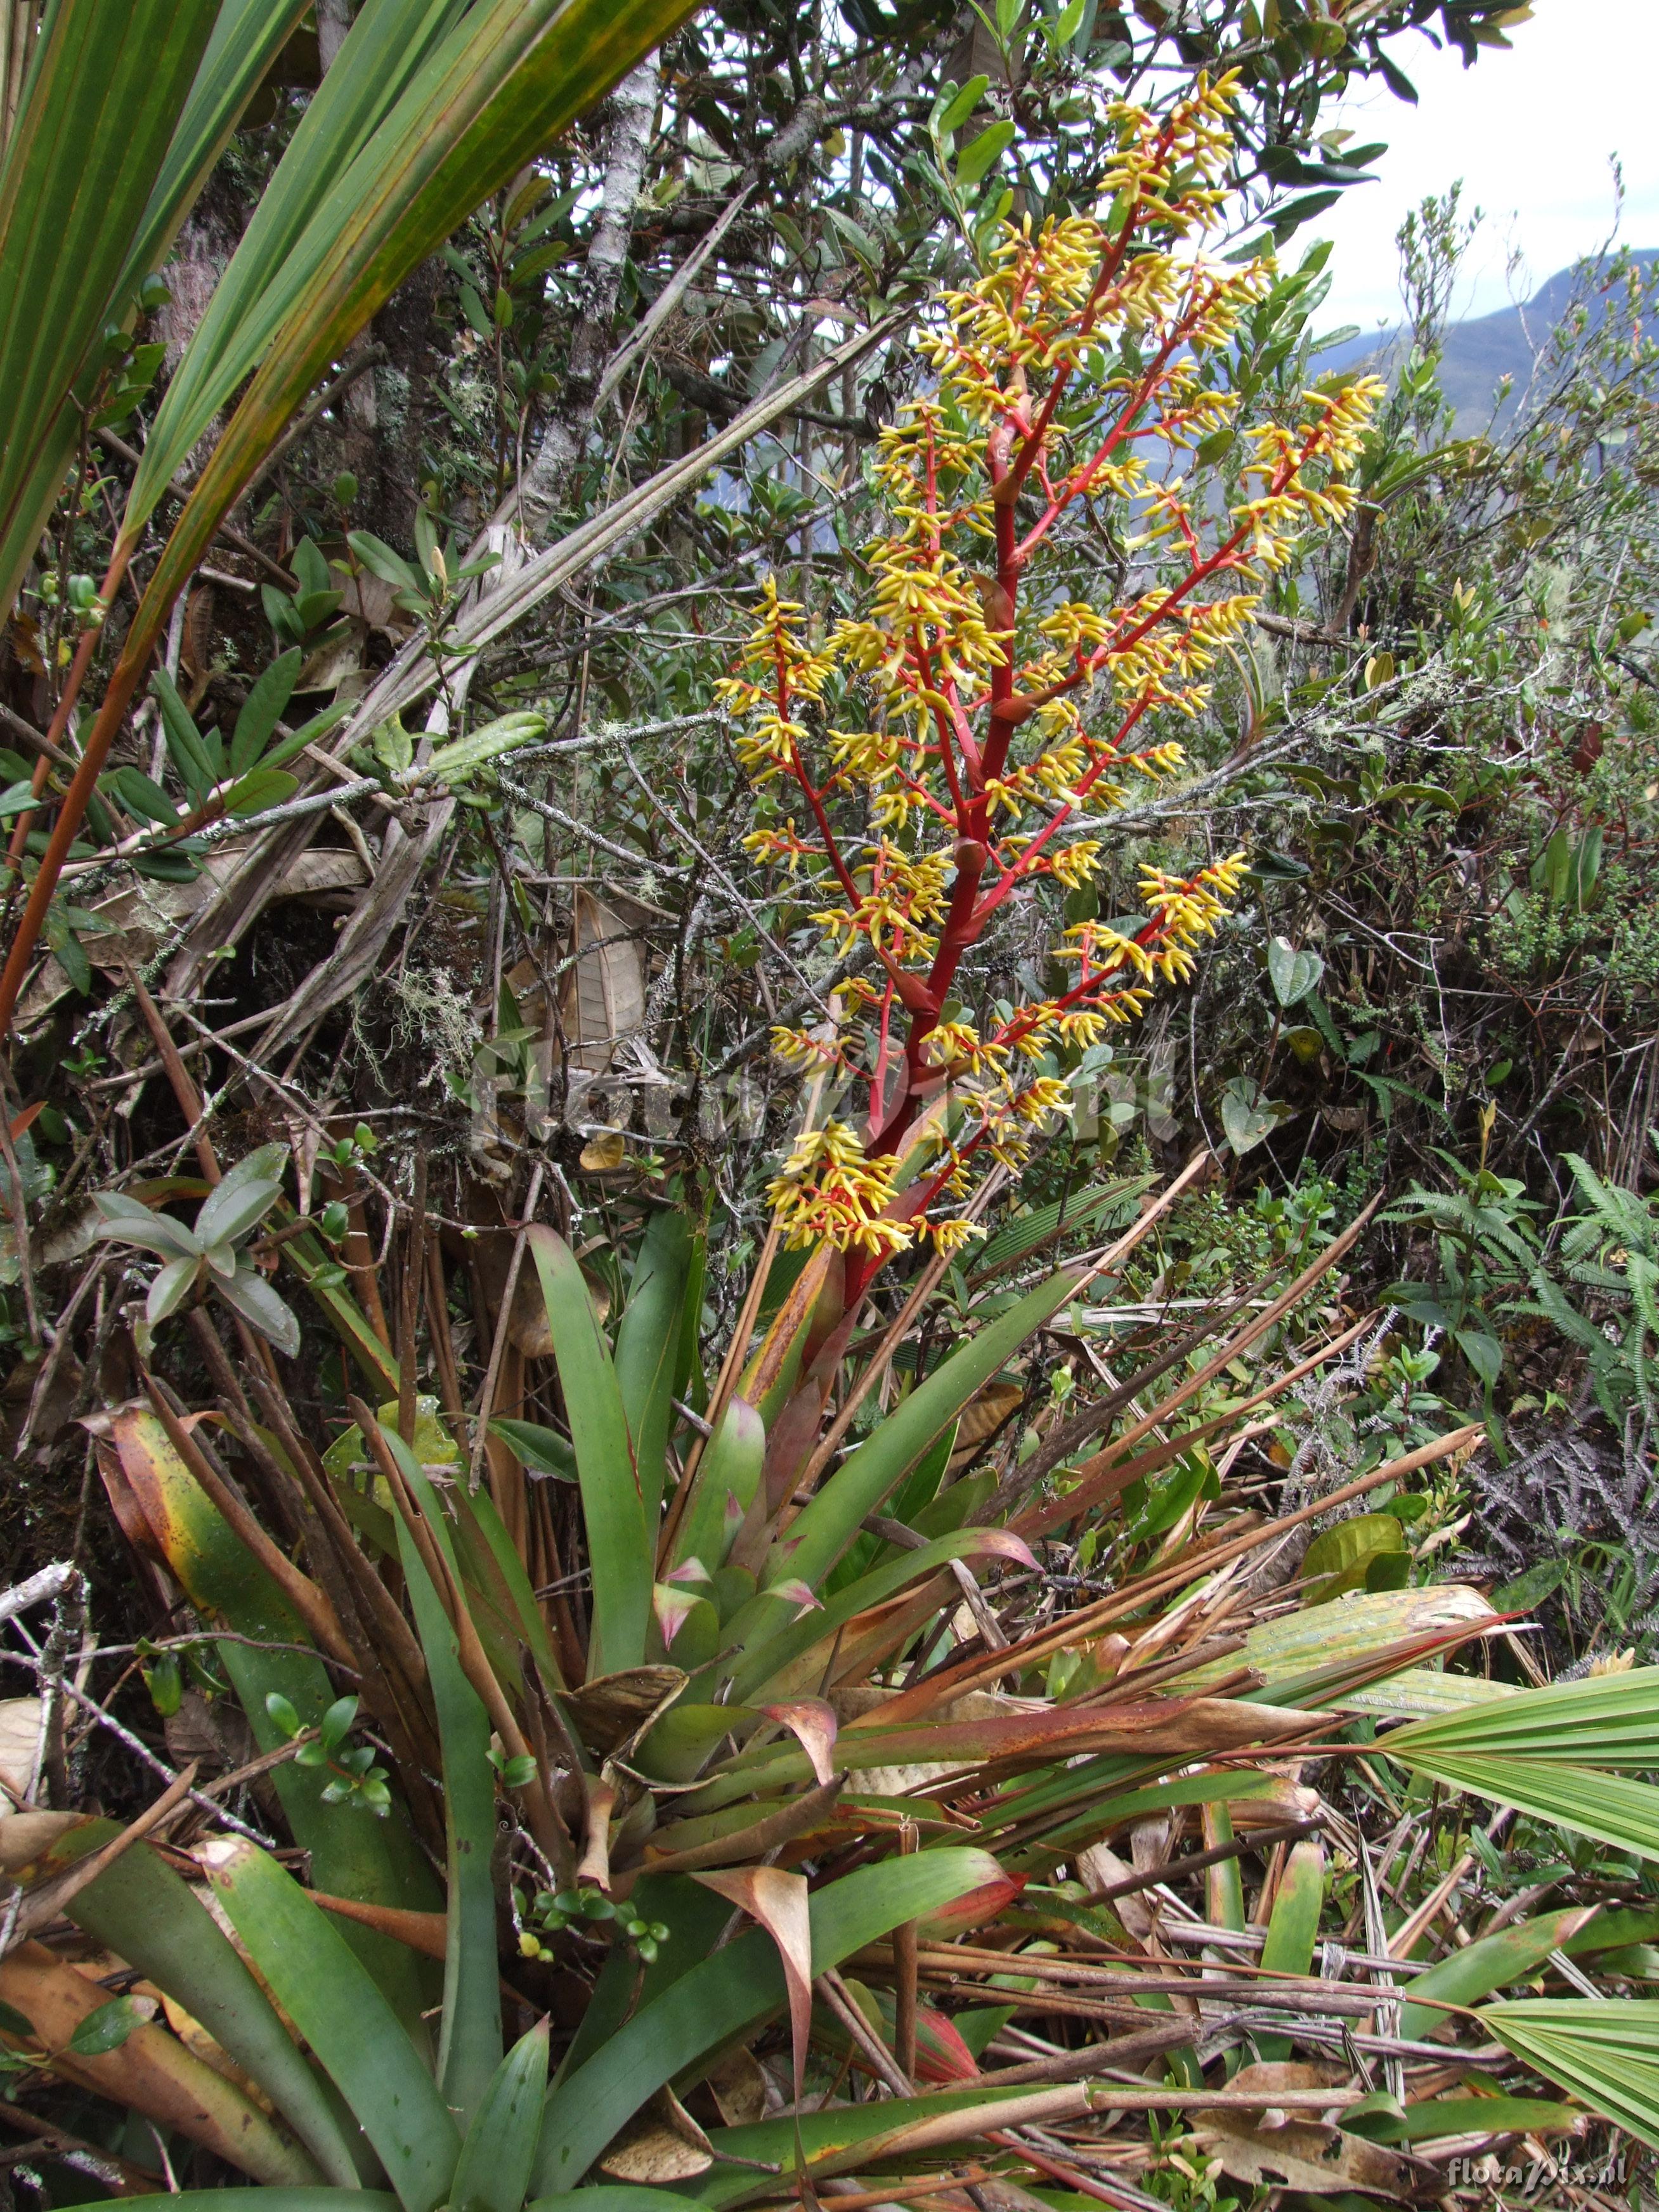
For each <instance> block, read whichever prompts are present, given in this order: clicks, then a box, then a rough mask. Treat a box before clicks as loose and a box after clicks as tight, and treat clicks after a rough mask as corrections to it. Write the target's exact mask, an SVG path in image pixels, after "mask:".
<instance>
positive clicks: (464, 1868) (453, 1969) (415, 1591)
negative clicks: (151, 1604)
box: [381, 1426, 501, 2127]
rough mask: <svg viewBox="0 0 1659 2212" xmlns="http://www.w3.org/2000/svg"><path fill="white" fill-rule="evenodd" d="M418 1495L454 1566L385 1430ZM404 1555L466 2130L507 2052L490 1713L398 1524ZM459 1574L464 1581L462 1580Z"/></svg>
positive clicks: (450, 2023)
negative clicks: (428, 1734)
mask: <svg viewBox="0 0 1659 2212" xmlns="http://www.w3.org/2000/svg"><path fill="white" fill-rule="evenodd" d="M381 1433H382V1435H384V1436H385V1437H386V1443H387V1444H388V1445H389V1446H390V1448H391V1449H392V1452H393V1454H394V1455H395V1456H396V1458H397V1461H398V1466H399V1467H400V1468H401V1469H402V1470H403V1477H404V1481H405V1482H406V1483H407V1484H408V1485H409V1486H410V1489H411V1490H412V1491H413V1492H415V1494H416V1497H417V1498H419V1499H420V1501H421V1504H422V1507H423V1508H424V1510H425V1511H426V1516H427V1525H428V1528H430V1529H431V1530H432V1532H433V1535H434V1539H435V1541H436V1542H437V1543H439V1544H440V1545H441V1546H442V1547H443V1551H444V1555H445V1557H446V1559H447V1560H448V1562H449V1566H450V1570H451V1571H452V1573H453V1572H454V1570H455V1549H454V1546H453V1543H452V1542H451V1541H450V1535H449V1530H448V1528H447V1524H446V1522H445V1520H444V1516H443V1514H442V1512H441V1510H440V1509H439V1506H438V1502H437V1493H436V1492H435V1491H434V1489H433V1487H432V1485H431V1482H430V1480H428V1476H427V1474H426V1471H425V1469H424V1468H422V1465H421V1463H420V1462H419V1461H418V1460H417V1459H416V1456H415V1455H414V1453H413V1452H412V1451H411V1450H410V1448H409V1446H408V1445H407V1444H406V1443H404V1440H403V1438H402V1437H400V1436H398V1434H397V1433H396V1431H394V1430H389V1429H386V1428H385V1427H384V1426H383V1427H382V1430H381ZM398 1558H399V1560H400V1561H401V1563H402V1565H403V1571H404V1578H405V1580H406V1581H407V1583H408V1584H409V1598H410V1605H411V1606H412V1607H413V1608H414V1613H415V1627H416V1632H417V1633H418V1635H419V1637H420V1639H421V1649H422V1651H424V1652H425V1654H426V1664H427V1675H428V1680H429V1681H430V1683H431V1686H432V1702H433V1704H434V1705H435V1707H436V1709H437V1714H438V1737H439V1741H440V1743H441V1746H442V1748H443V1758H444V1788H443V1800H444V1832H445V1837H446V1839H447V1844H448V1851H449V1902H448V1907H447V1927H446V1929H445V1940H444V2008H443V2026H442V2027H441V2031H440V2034H439V2041H438V2079H439V2081H440V2082H441V2085H442V2087H443V2093H444V2097H445V2100H446V2101H447V2103H448V2105H449V2106H450V2109H451V2110H452V2111H453V2112H454V2113H455V2115H456V2117H457V2118H458V2119H459V2122H460V2124H461V2125H462V2126H463V2127H465V2126H466V2125H467V2124H469V2123H470V2122H471V2119H472V2118H473V2115H474V2114H475V2113H476V2112H478V2111H479V2110H480V2109H481V2106H482V2104H483V2099H484V2097H485V2095H486V2093H487V2092H488V2091H489V2086H490V2082H491V2080H492V2078H493V2076H494V2075H495V2069H496V2067H497V2066H498V2065H499V2064H500V2063H501V1992H500V1989H499V1986H498V1984H497V1979H496V1971H495V1881H494V1879H493V1876H492V1874H491V1869H490V1863H489V1862H490V1854H491V1852H492V1850H494V1848H495V1778H494V1771H493V1769H492V1768H491V1766H490V1764H489V1715H488V1714H487V1713H486V1712H485V1711H484V1708H483V1700H482V1699H480V1697H479V1696H478V1693H477V1691H476V1690H475V1689H474V1688H473V1686H472V1685H471V1682H469V1681H468V1680H467V1679H466V1676H465V1674H464V1673H463V1672H462V1670H461V1662H460V1655H459V1645H458V1644H457V1641H456V1636H455V1631H454V1630H453V1627H451V1626H450V1621H449V1616H448V1614H447V1613H446V1612H445V1611H444V1608H443V1606H442V1604H441V1601H440V1600H439V1596H438V1593H437V1591H436V1590H435V1589H433V1587H432V1578H431V1577H430V1576H429V1575H428V1573H427V1571H426V1567H425V1565H424V1564H423V1562H422V1559H421V1554H420V1553H419V1551H418V1549H417V1548H416V1544H415V1540H414V1538H413V1537H412V1536H411V1535H410V1533H409V1530H408V1529H407V1528H405V1527H404V1522H403V1520H402V1517H401V1516H399V1518H398ZM457 1580H458V1581H459V1576H458V1577H457Z"/></svg>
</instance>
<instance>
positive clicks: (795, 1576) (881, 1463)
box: [766, 1273, 1076, 1589]
mask: <svg viewBox="0 0 1659 2212" xmlns="http://www.w3.org/2000/svg"><path fill="white" fill-rule="evenodd" d="M1075 1283H1076V1277H1075V1276H1073V1275H1071V1274H1068V1273H1061V1274H1057V1275H1054V1276H1051V1277H1050V1279H1048V1282H1046V1283H1040V1284H1039V1285H1037V1287H1036V1290H1034V1291H1027V1292H1026V1294H1025V1296H1024V1297H1023V1298H1022V1299H1021V1300H1020V1301H1019V1303H1018V1305H1016V1306H1013V1307H1012V1308H1011V1309H1010V1310H1009V1311H1008V1312H1006V1314H1002V1315H1000V1316H998V1318H997V1319H996V1320H995V1321H994V1322H988V1323H987V1325H986V1327H985V1328H982V1329H981V1331H980V1333H979V1334H978V1335H977V1336H975V1337H973V1338H971V1339H970V1340H969V1342H968V1343H966V1344H964V1345H963V1347H962V1349H961V1350H960V1351H959V1352H953V1353H952V1354H951V1357H950V1358H949V1359H947V1360H946V1361H945V1364H944V1365H943V1366H941V1367H939V1368H936V1369H935V1370H934V1371H933V1374H931V1375H930V1376H928V1377H927V1381H926V1382H925V1383H921V1384H919V1385H918V1387H917V1388H916V1389H914V1390H913V1391H912V1392H911V1393H910V1395H909V1396H908V1398H906V1399H905V1400H904V1401H902V1404H900V1405H899V1406H897V1407H895V1409H894V1410H893V1412H892V1413H889V1415H888V1416H887V1418H886V1419H885V1420H884V1421H883V1423H882V1424H881V1425H880V1427H879V1428H878V1429H877V1431H875V1434H874V1435H873V1436H872V1437H868V1438H866V1441H865V1442H864V1443H861V1444H860V1446H859V1448H858V1449H857V1450H856V1451H855V1452H854V1453H853V1454H852V1455H851V1456H850V1457H849V1458H848V1459H847V1460H846V1461H845V1462H843V1463H842V1466H841V1467H840V1468H837V1470H836V1473H835V1474H833V1475H831V1477H830V1478H829V1481H828V1482H826V1483H825V1484H824V1486H823V1488H822V1489H821V1490H820V1491H819V1492H818V1493H817V1497H816V1498H813V1500H812V1502H811V1504H810V1505H808V1506H806V1507H805V1509H804V1510H802V1512H801V1513H800V1514H799V1516H797V1518H796V1519H795V1520H794V1521H793V1522H791V1523H790V1525H789V1534H788V1538H787V1541H786V1542H785V1543H783V1544H780V1545H778V1546H776V1547H775V1548H774V1552H773V1556H772V1559H771V1560H770V1561H769V1563H768V1566H767V1571H766V1579H767V1580H768V1581H769V1582H781V1581H784V1580H799V1581H801V1582H804V1583H805V1584H806V1585H807V1587H808V1589H817V1588H818V1587H819V1585H820V1584H821V1583H822V1582H823V1577H825V1576H826V1575H827V1574H828V1573H829V1570H830V1568H831V1567H833V1566H834V1565H835V1564H836V1560H837V1559H839V1558H840V1557H841V1555H842V1553H843V1552H844V1551H845V1550H846V1548H847V1547H848V1545H849V1544H850V1543H851V1542H852V1541H853V1539H854V1536H856V1535H857V1534H858V1532H859V1528H860V1523H861V1522H863V1520H864V1517H865V1516H866V1514H869V1513H875V1512H878V1511H879V1510H880V1508H881V1504H882V1502H883V1500H884V1498H886V1497H887V1496H888V1495H889V1494H890V1492H892V1491H894V1490H895V1489H896V1488H897V1486H898V1485H899V1484H900V1482H902V1480H903V1479H904V1477H905V1476H906V1475H907V1474H908V1473H909V1471H910V1469H911V1468H913V1467H914V1466H915V1464H916V1462H917V1461H918V1460H919V1459H921V1455H922V1454H923V1453H924V1452H925V1451H926V1450H927V1447H928V1446H929V1444H931V1443H933V1439H934V1437H936V1436H938V1434H939V1431H940V1430H941V1429H942V1428H944V1427H945V1425H946V1423H947V1422H950V1421H953V1420H955V1419H956V1418H957V1414H958V1413H961V1411H962V1409H963V1407H964V1406H965V1405H966V1404H967V1403H968V1401H969V1399H970V1398H971V1397H972V1396H973V1395H974V1394H975V1391H977V1390H979V1389H982V1388H983V1387H984V1385H985V1384H986V1383H988V1382H989V1381H990V1380H991V1377H992V1376H994V1374H995V1373H996V1371H997V1370H998V1369H999V1368H1000V1367H1001V1366H1002V1365H1003V1364H1005V1363H1006V1361H1007V1360H1009V1359H1011V1358H1012V1356H1013V1354H1014V1353H1015V1352H1018V1349H1019V1347H1020V1346H1021V1345H1022V1344H1024V1341H1025V1340H1026V1338H1027V1337H1028V1336H1030V1334H1031V1333H1032V1332H1033V1330H1035V1329H1039V1328H1042V1324H1043V1322H1046V1321H1047V1320H1048V1318H1049V1317H1050V1316H1051V1315H1053V1314H1055V1313H1058V1312H1059V1310H1060V1307H1061V1306H1063V1305H1064V1304H1065V1303H1066V1299H1067V1298H1069V1297H1071V1295H1072V1292H1073V1288H1074V1286H1075Z"/></svg>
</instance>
